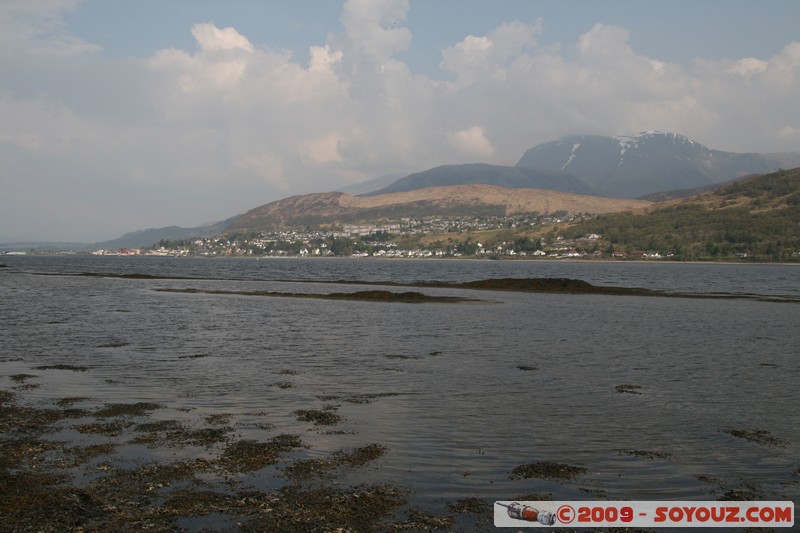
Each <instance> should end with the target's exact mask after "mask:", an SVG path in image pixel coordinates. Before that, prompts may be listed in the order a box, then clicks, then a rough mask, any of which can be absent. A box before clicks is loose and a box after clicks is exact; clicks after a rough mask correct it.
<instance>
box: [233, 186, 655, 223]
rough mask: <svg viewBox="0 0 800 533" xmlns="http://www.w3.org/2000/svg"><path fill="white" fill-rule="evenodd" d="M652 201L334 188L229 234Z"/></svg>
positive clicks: (598, 208) (474, 190)
mask: <svg viewBox="0 0 800 533" xmlns="http://www.w3.org/2000/svg"><path fill="white" fill-rule="evenodd" d="M649 205H651V202H648V201H645V200H633V199H619V198H602V197H597V196H583V195H577V194H569V193H562V192H556V191H550V190H543V189H509V188H506V187H498V186H494V185H455V186H450V187H434V188H430V189H418V190H414V191H409V192H399V193H391V194H382V195H378V196H367V197H361V196H350V195H348V194H344V193H339V192H331V193H318V194H307V195H302V196H292V197H290V198H285V199H283V200H279V201H277V202H272V203H269V204H266V205H263V206H261V207H257V208H255V209H252V210H250V211H248V212H247V213H245V214H244V215H242V216H241V217H239V218H238V219H236V220H235V221H234V222H233V224H231V225H230V226H229V227H228V228H227V231H228V232H235V231H261V230H267V229H274V228H276V227H282V226H293V225H306V224H311V225H313V224H324V223H332V222H346V223H352V222H359V221H366V220H380V219H386V218H399V217H404V216H405V217H423V216H437V215H451V216H470V215H490V214H491V215H513V214H520V213H533V212H538V213H541V214H548V213H553V212H556V211H566V212H568V213H594V214H601V213H612V212H617V211H627V210H633V209H638V208H643V207H647V206H649Z"/></svg>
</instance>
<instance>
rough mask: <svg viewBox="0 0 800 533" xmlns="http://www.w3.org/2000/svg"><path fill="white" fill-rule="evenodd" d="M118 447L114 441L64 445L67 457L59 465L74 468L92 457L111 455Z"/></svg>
mask: <svg viewBox="0 0 800 533" xmlns="http://www.w3.org/2000/svg"><path fill="white" fill-rule="evenodd" d="M116 447H117V445H116V444H114V443H113V442H105V443H103V444H89V445H86V446H77V447H74V448H67V447H64V448H63V449H62V451H63V452H64V455H65V457H64V458H63V459H62V460H61V461H60V462H59V464H58V466H59V467H61V468H74V467H76V466H80V465H82V464H84V463H88V462H89V461H91V460H92V459H96V458H98V457H103V456H106V455H111V454H112V453H114V450H115V449H116Z"/></svg>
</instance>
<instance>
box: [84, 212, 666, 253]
mask: <svg viewBox="0 0 800 533" xmlns="http://www.w3.org/2000/svg"><path fill="white" fill-rule="evenodd" d="M586 218H590V215H586V214H578V215H568V214H567V213H565V212H562V213H554V214H553V215H549V216H538V215H524V216H503V217H494V216H482V217H451V218H442V217H431V218H424V219H416V218H401V219H398V220H394V221H387V222H382V223H372V224H368V223H363V224H339V225H331V226H329V227H325V228H311V227H306V228H302V229H301V228H292V229H283V230H279V231H273V232H259V233H252V234H249V235H244V234H232V235H222V236H214V237H197V238H191V239H180V240H161V241H159V242H158V243H154V244H153V245H152V246H148V247H145V248H122V249H118V250H105V249H98V250H95V251H93V252H92V254H93V255H150V256H176V257H178V256H207V257H214V256H254V257H383V258H437V257H438V258H443V257H490V258H498V257H504V258H550V259H566V258H602V257H606V258H618V259H625V258H634V259H663V258H668V257H670V256H671V255H672V254H670V253H668V252H666V253H665V252H661V251H658V250H646V251H631V252H623V251H615V250H614V249H613V247H611V248H609V247H605V248H604V247H603V246H602V236H601V235H598V234H593V233H590V234H586V235H583V236H580V237H576V238H565V237H564V236H563V235H559V234H558V228H559V224H563V225H569V224H574V223H576V222H579V221H581V220H583V219H586Z"/></svg>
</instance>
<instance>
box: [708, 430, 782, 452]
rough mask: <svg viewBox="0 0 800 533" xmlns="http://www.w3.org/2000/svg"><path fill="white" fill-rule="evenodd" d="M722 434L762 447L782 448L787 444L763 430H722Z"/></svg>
mask: <svg viewBox="0 0 800 533" xmlns="http://www.w3.org/2000/svg"><path fill="white" fill-rule="evenodd" d="M722 432H723V433H727V434H728V435H731V436H733V437H738V438H740V439H744V440H748V441H750V442H755V443H756V444H761V445H762V446H776V447H779V448H783V447H785V446H787V445H788V444H789V442H788V441H786V440H785V439H781V438H780V437H776V436H775V435H773V434H772V433H770V432H769V431H767V430H764V429H752V430H751V429H733V428H732V429H723V430H722Z"/></svg>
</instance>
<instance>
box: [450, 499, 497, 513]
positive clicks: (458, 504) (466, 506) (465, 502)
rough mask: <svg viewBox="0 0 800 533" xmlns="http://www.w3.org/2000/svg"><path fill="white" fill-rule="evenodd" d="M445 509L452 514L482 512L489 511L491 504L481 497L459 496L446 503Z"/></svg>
mask: <svg viewBox="0 0 800 533" xmlns="http://www.w3.org/2000/svg"><path fill="white" fill-rule="evenodd" d="M447 510H448V511H450V512H451V513H453V514H467V513H470V514H483V513H488V512H491V510H492V504H491V502H489V501H488V500H484V499H481V498H461V499H460V500H456V501H454V502H451V503H448V504H447Z"/></svg>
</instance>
